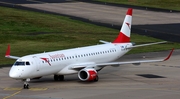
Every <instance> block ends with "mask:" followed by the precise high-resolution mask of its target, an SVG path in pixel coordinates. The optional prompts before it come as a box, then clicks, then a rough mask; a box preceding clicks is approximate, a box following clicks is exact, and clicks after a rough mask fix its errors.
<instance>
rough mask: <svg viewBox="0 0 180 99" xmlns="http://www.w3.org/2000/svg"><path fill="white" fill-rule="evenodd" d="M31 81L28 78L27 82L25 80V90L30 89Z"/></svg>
mask: <svg viewBox="0 0 180 99" xmlns="http://www.w3.org/2000/svg"><path fill="white" fill-rule="evenodd" d="M29 81H30V78H27V79H26V80H25V82H24V87H23V88H24V89H29V83H28V82H29Z"/></svg>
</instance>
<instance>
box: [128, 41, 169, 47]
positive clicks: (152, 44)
mask: <svg viewBox="0 0 180 99" xmlns="http://www.w3.org/2000/svg"><path fill="white" fill-rule="evenodd" d="M166 42H167V41H162V42H155V43H148V44H140V45H135V46H130V47H128V48H135V47H142V46H148V45H155V44H162V43H166Z"/></svg>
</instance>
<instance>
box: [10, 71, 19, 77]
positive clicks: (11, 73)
mask: <svg viewBox="0 0 180 99" xmlns="http://www.w3.org/2000/svg"><path fill="white" fill-rule="evenodd" d="M9 77H11V78H17V77H18V75H17V73H15V72H9Z"/></svg>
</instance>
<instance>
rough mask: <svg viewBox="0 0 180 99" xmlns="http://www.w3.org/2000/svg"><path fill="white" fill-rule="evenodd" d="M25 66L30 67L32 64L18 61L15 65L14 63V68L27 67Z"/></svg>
mask: <svg viewBox="0 0 180 99" xmlns="http://www.w3.org/2000/svg"><path fill="white" fill-rule="evenodd" d="M25 65H27V66H28V65H30V62H28V61H27V62H24V61H16V62H15V63H14V66H25Z"/></svg>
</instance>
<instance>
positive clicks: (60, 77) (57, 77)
mask: <svg viewBox="0 0 180 99" xmlns="http://www.w3.org/2000/svg"><path fill="white" fill-rule="evenodd" d="M54 80H55V81H64V75H54Z"/></svg>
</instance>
